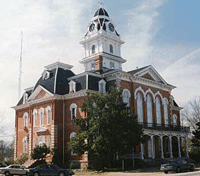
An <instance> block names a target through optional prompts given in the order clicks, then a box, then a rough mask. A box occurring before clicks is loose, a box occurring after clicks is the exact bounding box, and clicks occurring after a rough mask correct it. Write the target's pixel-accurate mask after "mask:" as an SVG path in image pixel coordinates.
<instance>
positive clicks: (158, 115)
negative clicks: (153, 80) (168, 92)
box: [156, 96, 161, 125]
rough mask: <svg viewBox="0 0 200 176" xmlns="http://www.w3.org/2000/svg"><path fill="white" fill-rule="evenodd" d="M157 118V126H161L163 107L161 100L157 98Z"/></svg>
mask: <svg viewBox="0 0 200 176" xmlns="http://www.w3.org/2000/svg"><path fill="white" fill-rule="evenodd" d="M156 118H157V125H161V106H160V98H159V97H158V96H157V97H156Z"/></svg>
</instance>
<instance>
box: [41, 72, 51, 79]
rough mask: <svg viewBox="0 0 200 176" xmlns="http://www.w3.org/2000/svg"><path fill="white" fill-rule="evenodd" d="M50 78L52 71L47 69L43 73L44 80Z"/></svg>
mask: <svg viewBox="0 0 200 176" xmlns="http://www.w3.org/2000/svg"><path fill="white" fill-rule="evenodd" d="M49 78H50V72H49V71H47V70H45V71H44V72H43V74H42V79H43V80H47V79H49Z"/></svg>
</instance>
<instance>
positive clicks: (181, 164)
mask: <svg viewBox="0 0 200 176" xmlns="http://www.w3.org/2000/svg"><path fill="white" fill-rule="evenodd" d="M194 167H195V166H194V164H193V163H190V162H187V161H186V160H184V159H177V160H172V161H171V162H169V163H166V164H162V165H161V166H160V170H161V171H164V173H166V174H167V173H168V172H169V171H175V172H177V173H178V172H181V171H182V170H190V171H194Z"/></svg>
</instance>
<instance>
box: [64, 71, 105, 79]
mask: <svg viewBox="0 0 200 176" xmlns="http://www.w3.org/2000/svg"><path fill="white" fill-rule="evenodd" d="M86 75H90V76H95V77H98V78H102V75H100V74H96V73H92V72H83V73H80V74H79V75H75V76H72V77H70V78H67V80H69V81H70V80H73V79H76V78H80V77H82V76H86Z"/></svg>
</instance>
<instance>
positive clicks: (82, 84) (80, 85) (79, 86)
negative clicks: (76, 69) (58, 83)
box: [72, 75, 86, 91]
mask: <svg viewBox="0 0 200 176" xmlns="http://www.w3.org/2000/svg"><path fill="white" fill-rule="evenodd" d="M72 80H73V81H74V82H76V91H79V90H83V89H86V75H83V76H80V77H77V78H74V79H72Z"/></svg>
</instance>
